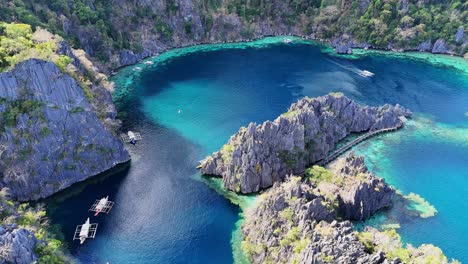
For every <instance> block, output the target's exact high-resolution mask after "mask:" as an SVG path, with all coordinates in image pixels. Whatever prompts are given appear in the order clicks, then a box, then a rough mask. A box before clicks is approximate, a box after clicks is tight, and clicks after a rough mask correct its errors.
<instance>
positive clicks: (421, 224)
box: [48, 41, 468, 263]
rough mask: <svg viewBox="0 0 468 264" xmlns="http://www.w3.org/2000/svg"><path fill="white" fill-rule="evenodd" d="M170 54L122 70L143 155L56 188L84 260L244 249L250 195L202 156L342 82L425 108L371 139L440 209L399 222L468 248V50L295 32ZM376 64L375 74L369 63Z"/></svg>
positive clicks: (352, 91)
mask: <svg viewBox="0 0 468 264" xmlns="http://www.w3.org/2000/svg"><path fill="white" fill-rule="evenodd" d="M270 42H274V41H270ZM213 47H217V46H213ZM210 49H211V50H210ZM208 50H209V51H208ZM183 53H186V54H183ZM161 56H162V57H161V58H159V59H158V58H155V59H153V60H154V62H155V64H154V65H152V66H146V65H141V67H143V68H144V69H143V71H141V72H136V71H132V69H131V68H128V69H123V70H121V71H120V72H119V74H118V75H117V76H116V77H115V79H114V81H115V82H116V87H115V88H116V92H115V99H116V103H117V105H118V108H119V111H120V117H121V119H122V120H123V121H124V129H131V130H134V131H138V132H141V134H142V136H143V141H141V142H140V143H138V144H137V145H136V146H135V147H133V146H130V147H129V150H130V152H131V154H132V162H131V165H130V167H129V168H127V169H124V170H122V171H120V172H117V173H114V174H113V175H107V176H106V175H103V176H98V177H97V178H94V179H92V180H90V181H88V182H85V183H82V184H78V185H77V186H74V187H72V188H71V189H69V190H65V191H64V192H63V193H61V194H59V195H57V196H55V197H53V198H52V199H51V200H50V201H49V202H48V209H49V210H48V211H49V214H50V216H51V221H52V223H53V224H59V225H60V226H61V228H62V231H63V233H64V235H65V240H66V241H67V242H68V243H69V248H70V251H71V253H72V255H73V256H74V257H76V258H77V260H79V261H81V262H82V263H105V262H109V263H233V261H234V258H233V253H232V246H231V236H232V232H233V230H234V228H235V222H236V221H237V220H238V219H239V213H240V209H239V208H238V207H237V206H236V205H234V204H231V203H230V202H229V201H228V200H227V199H225V198H224V197H223V196H221V195H219V194H218V193H217V192H216V191H215V190H213V189H211V188H210V187H209V186H208V185H207V184H206V183H205V182H204V180H203V179H202V178H201V177H200V176H199V175H197V171H196V169H195V166H196V165H197V161H198V160H200V159H202V158H204V157H205V156H206V155H208V154H210V153H211V152H212V151H215V150H216V149H218V148H220V147H221V146H222V145H223V144H224V143H225V142H226V141H227V140H228V138H229V136H230V135H231V134H233V133H235V132H236V131H237V130H238V128H239V127H240V126H245V125H247V124H248V123H249V122H250V121H253V122H262V121H264V120H267V119H270V120H271V119H273V118H275V117H276V116H278V115H279V114H281V113H282V112H285V111H286V110H287V107H288V106H289V105H290V104H291V103H292V102H294V101H296V100H297V99H298V98H301V97H302V96H305V95H307V96H310V97H314V96H319V95H323V94H326V93H328V92H332V91H342V92H343V93H345V94H346V95H347V96H349V97H351V98H353V99H356V100H358V101H359V102H361V103H366V104H371V105H380V104H383V103H392V104H395V103H400V104H402V105H403V106H405V107H407V108H409V109H411V110H412V111H413V112H415V113H416V115H415V117H414V118H413V119H412V120H411V121H410V122H409V124H408V125H407V126H406V127H405V129H403V130H402V131H400V132H397V133H393V134H392V135H383V136H379V137H377V138H373V139H371V140H370V141H371V142H366V143H364V144H362V145H360V146H359V147H358V148H357V150H358V152H360V153H361V154H363V155H365V157H366V160H367V161H368V163H369V165H370V167H371V169H372V170H373V171H374V172H375V173H377V174H378V175H380V176H382V177H385V178H386V179H387V180H388V181H389V182H390V183H392V184H394V185H395V187H396V188H397V189H399V190H401V191H402V192H403V193H404V194H408V193H410V192H414V193H417V194H419V195H421V196H422V197H424V198H425V199H426V200H427V201H428V202H429V203H431V204H432V205H434V206H435V208H436V209H437V210H438V214H437V215H436V216H433V217H429V218H417V219H411V221H406V222H400V223H398V224H399V225H400V226H401V228H400V230H399V232H400V233H401V235H402V237H403V239H404V240H405V242H409V243H414V244H415V245H419V244H421V243H433V244H435V245H437V246H439V247H441V248H442V250H443V251H444V253H446V255H447V256H448V257H449V258H456V259H458V260H460V261H462V262H468V250H466V245H468V237H467V236H466V234H468V213H467V212H468V198H467V197H468V187H467V186H468V74H467V71H466V69H467V68H468V65H467V62H466V61H463V60H462V59H459V60H455V59H452V58H444V57H437V58H438V59H439V60H440V61H442V62H445V60H447V61H448V62H447V63H452V64H453V63H455V64H457V65H458V69H455V68H453V67H451V66H450V67H449V66H444V64H443V63H442V62H439V63H438V64H435V63H429V62H427V61H423V60H422V59H417V58H416V57H414V56H406V57H405V56H403V57H402V56H396V55H392V54H380V53H370V54H367V55H359V56H354V57H350V58H345V57H337V56H333V55H330V54H329V53H326V52H324V51H323V47H321V46H319V45H315V44H310V43H296V44H290V45H287V44H283V43H281V42H279V43H276V44H275V43H273V44H272V43H269V44H262V42H259V43H258V44H257V45H246V44H239V45H238V46H236V45H229V46H226V47H225V48H223V49H219V47H218V48H205V50H204V51H198V52H186V50H185V51H184V50H182V51H174V52H170V53H168V54H163V55H161ZM164 56H166V58H163V57H164ZM415 56H416V55H415ZM429 60H431V58H430V57H429ZM364 69H365V70H369V71H371V72H373V73H375V76H373V77H370V78H366V77H362V76H360V75H359V74H358V72H359V70H364ZM179 110H180V111H179ZM106 195H109V196H110V198H111V199H112V200H114V201H115V207H114V209H113V210H112V211H111V212H110V214H109V215H100V216H99V217H97V218H92V219H95V221H97V222H98V223H99V228H98V233H97V236H96V238H95V239H94V240H89V241H87V242H86V243H85V244H84V245H82V246H80V245H78V243H76V242H72V240H71V238H72V236H73V231H74V228H75V226H76V225H78V224H81V223H82V222H84V220H85V219H86V217H87V216H88V215H87V213H86V211H87V210H88V208H89V206H90V205H91V204H92V203H93V201H94V200H95V199H97V198H100V197H102V196H106ZM89 216H91V214H89Z"/></svg>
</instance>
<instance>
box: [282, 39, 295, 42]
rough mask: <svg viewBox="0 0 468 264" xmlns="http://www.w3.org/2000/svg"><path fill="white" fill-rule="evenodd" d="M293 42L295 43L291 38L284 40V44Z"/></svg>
mask: <svg viewBox="0 0 468 264" xmlns="http://www.w3.org/2000/svg"><path fill="white" fill-rule="evenodd" d="M292 41H293V40H292V39H290V38H285V39H283V42H284V43H291V42H292Z"/></svg>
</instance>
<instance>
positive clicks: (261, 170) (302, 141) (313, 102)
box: [199, 94, 411, 193]
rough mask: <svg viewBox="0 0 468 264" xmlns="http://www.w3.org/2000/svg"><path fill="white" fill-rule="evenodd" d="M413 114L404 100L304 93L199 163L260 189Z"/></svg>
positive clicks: (243, 189) (243, 186) (241, 188)
mask: <svg viewBox="0 0 468 264" xmlns="http://www.w3.org/2000/svg"><path fill="white" fill-rule="evenodd" d="M410 115H411V112H410V111H409V110H407V109H405V108H403V107H401V106H399V105H396V106H390V105H384V106H382V107H369V106H363V105H359V104H357V103H355V102H353V101H352V100H351V99H349V98H347V97H345V96H343V95H342V94H333V95H326V96H321V97H317V98H314V99H311V98H304V99H301V100H299V101H298V102H297V103H294V104H293V105H291V107H290V108H289V111H288V112H287V113H285V114H283V115H281V116H279V117H278V118H277V119H275V120H274V121H273V122H271V121H267V122H264V123H263V124H260V125H257V124H255V123H250V124H249V126H248V127H247V128H245V127H243V128H241V129H240V130H239V132H238V133H237V134H235V135H233V136H232V137H231V138H230V140H229V142H228V143H227V144H226V145H225V146H224V147H223V148H222V149H221V150H220V151H218V152H215V153H213V155H212V156H210V157H208V158H206V159H205V160H203V161H202V162H201V164H200V166H199V168H200V171H201V173H203V174H207V175H217V176H222V177H223V182H224V186H225V187H226V188H228V189H230V190H233V191H236V192H240V193H252V192H258V191H259V190H261V189H265V188H268V187H270V186H272V185H273V183H274V182H278V181H282V180H283V179H284V178H285V176H286V175H287V174H289V173H293V174H300V173H302V172H303V171H304V169H305V167H306V166H307V165H310V164H313V163H315V162H317V161H320V160H321V159H323V158H325V157H326V156H327V155H328V153H329V152H330V151H331V150H332V149H334V148H335V145H336V143H337V142H338V141H340V140H342V139H343V138H345V137H346V136H347V135H349V134H350V133H353V132H364V131H369V130H370V131H372V130H378V129H382V128H390V127H400V126H401V125H402V121H401V120H400V118H399V117H400V116H410Z"/></svg>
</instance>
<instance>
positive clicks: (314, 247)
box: [242, 153, 395, 263]
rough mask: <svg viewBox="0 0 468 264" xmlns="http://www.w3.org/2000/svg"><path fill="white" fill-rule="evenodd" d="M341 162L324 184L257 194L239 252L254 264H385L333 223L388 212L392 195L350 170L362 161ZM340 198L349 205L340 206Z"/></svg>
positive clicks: (295, 182)
mask: <svg viewBox="0 0 468 264" xmlns="http://www.w3.org/2000/svg"><path fill="white" fill-rule="evenodd" d="M345 159H346V160H343V162H340V165H339V166H337V168H336V169H337V172H336V173H334V174H333V175H330V177H329V178H317V177H316V175H315V176H314V175H310V177H308V178H306V179H305V180H303V179H301V178H299V177H291V178H289V179H288V180H287V181H286V182H284V183H281V184H278V183H276V184H275V186H274V187H273V188H271V189H269V190H268V191H266V192H265V193H264V194H262V196H261V198H260V199H261V201H260V202H259V204H258V205H257V206H256V207H255V208H254V209H252V210H251V211H249V212H247V213H246V220H245V223H244V225H243V228H242V231H243V235H244V242H243V248H244V249H245V250H246V252H247V254H248V255H249V257H250V258H251V260H252V262H253V263H384V261H385V257H384V255H383V254H382V253H381V252H375V253H369V251H368V250H367V249H366V247H365V246H364V245H363V244H362V243H361V242H360V241H359V240H358V237H357V236H356V234H355V233H354V232H353V228H352V224H351V223H350V222H349V221H344V222H337V221H336V219H338V216H341V217H342V219H344V220H350V219H363V218H367V217H369V216H371V214H373V213H375V212H376V211H377V210H379V209H382V208H385V207H387V206H389V205H390V204H391V199H392V197H393V195H394V193H395V191H394V190H393V188H391V187H390V186H388V185H387V184H386V183H385V181H384V180H383V179H380V178H378V177H376V176H375V175H373V174H370V173H367V172H366V173H367V174H366V176H362V175H360V174H361V172H359V171H360V168H358V169H357V170H355V169H354V166H355V165H357V166H362V165H363V164H361V163H360V161H361V160H362V157H356V156H355V155H354V154H352V153H351V154H349V155H348V156H347V157H346V158H345ZM364 167H365V166H364ZM327 173H329V172H327ZM355 173H356V174H355ZM367 186H371V187H372V188H367ZM356 189H365V190H366V191H365V193H366V195H363V192H362V191H355V190H356ZM343 194H346V195H347V197H348V198H350V200H351V201H353V202H351V203H348V202H342V198H341V197H342V195H343ZM375 198H377V199H375ZM354 202H358V203H359V205H357V206H356V205H354ZM363 208H366V210H368V212H370V213H369V214H367V213H363Z"/></svg>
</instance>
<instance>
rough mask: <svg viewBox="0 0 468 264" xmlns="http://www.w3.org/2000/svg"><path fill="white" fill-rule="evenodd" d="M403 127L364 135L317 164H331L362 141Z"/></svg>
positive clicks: (374, 131) (398, 126)
mask: <svg viewBox="0 0 468 264" xmlns="http://www.w3.org/2000/svg"><path fill="white" fill-rule="evenodd" d="M401 126H402V124H400V125H397V126H394V127H389V128H382V129H378V130H373V131H369V132H367V133H366V134H364V135H362V136H360V137H358V138H356V139H355V140H353V141H351V142H349V143H348V144H346V145H344V146H342V147H341V148H339V149H337V150H335V151H334V152H333V153H332V154H330V155H328V156H327V157H326V158H324V159H322V160H320V161H318V162H317V163H316V164H317V165H319V166H324V165H326V164H327V163H329V162H330V161H332V160H334V159H336V158H338V157H339V156H340V155H341V154H343V153H344V152H346V151H347V150H349V149H350V148H352V147H354V146H356V145H357V144H359V143H361V142H362V141H364V140H366V139H368V138H370V137H373V136H375V135H377V134H380V133H385V132H390V131H395V130H397V129H399V128H400V127H401Z"/></svg>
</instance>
